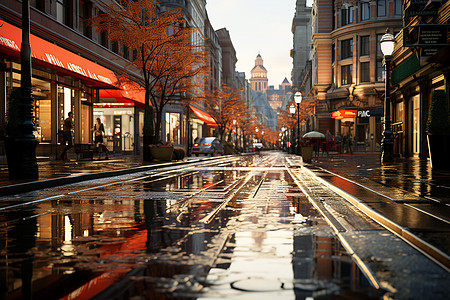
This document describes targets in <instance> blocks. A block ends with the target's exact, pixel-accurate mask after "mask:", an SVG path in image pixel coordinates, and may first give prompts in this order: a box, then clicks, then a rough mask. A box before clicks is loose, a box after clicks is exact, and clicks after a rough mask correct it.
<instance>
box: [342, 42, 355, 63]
mask: <svg viewBox="0 0 450 300" xmlns="http://www.w3.org/2000/svg"><path fill="white" fill-rule="evenodd" d="M347 43H348V45H347ZM346 50H347V51H346ZM340 54H341V59H347V58H352V57H353V38H350V39H346V40H341V53H340Z"/></svg>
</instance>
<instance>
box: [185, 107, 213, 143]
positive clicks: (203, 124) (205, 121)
mask: <svg viewBox="0 0 450 300" xmlns="http://www.w3.org/2000/svg"><path fill="white" fill-rule="evenodd" d="M189 107H190V108H191V110H192V112H193V113H194V116H193V117H192V119H191V122H192V125H191V128H192V138H193V139H194V140H195V138H196V137H198V138H201V137H205V136H215V134H216V128H217V123H216V121H215V120H214V118H213V117H211V115H210V114H208V113H207V112H204V111H203V110H201V109H199V108H197V107H194V106H192V105H189Z"/></svg>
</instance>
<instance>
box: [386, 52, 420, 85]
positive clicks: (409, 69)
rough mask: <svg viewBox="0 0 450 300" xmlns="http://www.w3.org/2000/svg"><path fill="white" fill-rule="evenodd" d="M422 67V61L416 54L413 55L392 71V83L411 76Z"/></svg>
mask: <svg viewBox="0 0 450 300" xmlns="http://www.w3.org/2000/svg"><path fill="white" fill-rule="evenodd" d="M419 69H420V62H419V59H418V58H417V56H416V55H412V56H411V57H409V58H408V59H406V60H405V61H404V62H402V63H401V64H400V65H399V66H398V67H396V68H394V69H393V70H392V73H391V84H392V85H395V84H397V83H399V82H400V81H402V80H403V79H405V78H406V77H408V76H411V75H412V74H414V73H415V72H417V71H418V70H419Z"/></svg>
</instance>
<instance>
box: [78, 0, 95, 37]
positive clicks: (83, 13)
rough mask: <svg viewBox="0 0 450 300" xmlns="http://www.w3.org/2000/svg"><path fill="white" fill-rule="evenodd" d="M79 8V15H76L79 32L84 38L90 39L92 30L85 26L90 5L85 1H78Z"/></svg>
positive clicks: (88, 16)
mask: <svg viewBox="0 0 450 300" xmlns="http://www.w3.org/2000/svg"><path fill="white" fill-rule="evenodd" d="M79 6H80V13H79V14H78V15H79V23H80V25H79V26H80V31H81V33H82V34H83V35H84V36H87V37H88V38H91V37H92V30H91V28H90V27H89V26H88V25H87V19H89V18H90V10H91V3H90V2H89V1H87V0H80V2H79Z"/></svg>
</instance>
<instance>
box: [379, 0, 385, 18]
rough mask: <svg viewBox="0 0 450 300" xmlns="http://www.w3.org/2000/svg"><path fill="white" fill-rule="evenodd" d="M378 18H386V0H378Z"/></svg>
mask: <svg viewBox="0 0 450 300" xmlns="http://www.w3.org/2000/svg"><path fill="white" fill-rule="evenodd" d="M377 16H378V17H385V16H386V0H377Z"/></svg>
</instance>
